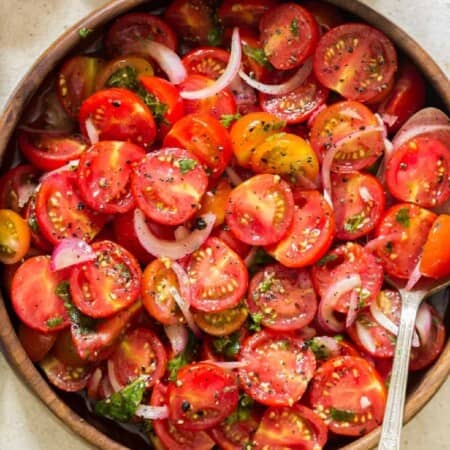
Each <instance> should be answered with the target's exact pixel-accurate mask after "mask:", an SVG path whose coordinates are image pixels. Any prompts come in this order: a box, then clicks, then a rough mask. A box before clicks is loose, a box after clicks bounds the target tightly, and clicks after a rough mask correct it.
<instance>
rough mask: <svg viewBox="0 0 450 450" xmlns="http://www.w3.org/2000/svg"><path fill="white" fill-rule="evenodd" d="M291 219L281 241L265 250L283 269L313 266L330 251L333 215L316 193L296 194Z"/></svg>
mask: <svg viewBox="0 0 450 450" xmlns="http://www.w3.org/2000/svg"><path fill="white" fill-rule="evenodd" d="M296 197H297V198H296V205H295V207H294V218H293V221H292V224H291V226H290V227H289V229H288V230H287V233H286V234H285V236H284V238H283V239H282V240H281V241H280V242H278V243H277V244H275V245H272V246H268V247H266V251H267V252H268V253H269V254H270V255H272V256H273V257H274V258H275V259H276V260H277V261H278V262H280V263H281V264H283V265H284V266H286V267H305V266H308V265H310V264H314V263H315V262H316V261H317V260H319V259H320V258H321V257H322V256H323V255H324V254H325V253H326V251H327V250H328V249H329V247H330V245H331V243H332V242H333V238H334V235H335V223H334V217H333V212H332V210H331V208H330V206H329V205H328V203H327V202H326V201H325V199H324V198H323V196H322V195H321V194H320V193H319V192H318V191H301V192H298V193H297V194H296Z"/></svg>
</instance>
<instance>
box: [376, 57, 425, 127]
mask: <svg viewBox="0 0 450 450" xmlns="http://www.w3.org/2000/svg"><path fill="white" fill-rule="evenodd" d="M424 106H425V80H424V79H423V77H422V75H421V73H420V72H419V70H418V69H417V68H416V66H415V65H414V64H412V63H411V62H409V61H403V62H402V63H401V64H400V69H399V73H398V78H397V80H396V82H395V84H394V87H393V89H392V91H391V92H390V93H389V95H388V97H387V98H386V99H385V100H384V101H383V102H382V103H381V104H380V106H379V107H378V112H379V113H380V114H381V116H382V117H383V114H389V116H391V117H390V119H392V120H394V119H395V120H394V121H393V123H392V122H389V123H387V122H388V121H386V126H387V129H388V130H389V132H390V133H395V132H396V131H398V130H399V129H400V127H401V126H402V125H403V124H404V123H405V122H406V121H407V120H408V119H409V118H410V117H411V116H412V115H413V114H414V113H415V112H417V111H419V109H421V108H423V107H424Z"/></svg>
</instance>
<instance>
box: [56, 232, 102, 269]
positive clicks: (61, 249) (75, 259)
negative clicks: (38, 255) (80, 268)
mask: <svg viewBox="0 0 450 450" xmlns="http://www.w3.org/2000/svg"><path fill="white" fill-rule="evenodd" d="M94 259H95V252H94V250H92V247H91V246H90V245H89V244H88V243H86V242H84V241H83V240H82V239H77V238H69V239H63V240H62V241H61V242H60V243H59V244H58V245H57V246H56V247H55V249H54V250H53V253H52V258H51V261H50V269H51V270H53V271H56V270H62V269H65V268H67V267H72V266H75V265H76V264H81V263H84V262H87V261H93V260H94Z"/></svg>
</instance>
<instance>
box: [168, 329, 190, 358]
mask: <svg viewBox="0 0 450 450" xmlns="http://www.w3.org/2000/svg"><path fill="white" fill-rule="evenodd" d="M164 331H165V332H166V336H167V338H168V339H169V342H170V346H171V347H172V351H173V354H174V355H175V356H176V355H179V354H180V353H181V352H182V351H183V350H184V349H185V348H186V345H187V342H188V338H189V336H188V332H187V330H186V327H185V326H184V325H183V324H182V323H176V324H173V325H164Z"/></svg>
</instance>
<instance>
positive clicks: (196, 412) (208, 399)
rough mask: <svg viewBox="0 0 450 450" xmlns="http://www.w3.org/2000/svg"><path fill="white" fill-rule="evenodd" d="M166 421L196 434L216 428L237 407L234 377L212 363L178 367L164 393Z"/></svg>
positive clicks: (236, 387)
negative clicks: (165, 396)
mask: <svg viewBox="0 0 450 450" xmlns="http://www.w3.org/2000/svg"><path fill="white" fill-rule="evenodd" d="M167 397H168V402H167V403H168V407H169V419H170V420H171V421H173V422H175V423H176V424H177V426H178V427H179V428H180V429H182V430H189V431H198V430H205V429H208V428H212V427H213V426H215V425H218V424H219V423H220V422H222V420H223V419H225V418H226V417H227V416H228V415H229V414H231V413H232V412H233V411H234V410H235V409H236V407H237V404H238V400H239V390H238V384H237V379H236V376H235V375H234V374H233V373H232V372H231V371H227V370H225V369H222V368H220V367H218V366H216V365H214V364H209V363H195V364H189V365H187V366H184V367H182V368H181V369H180V370H179V372H178V374H177V379H176V381H175V382H171V383H169V388H168V392H167Z"/></svg>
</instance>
